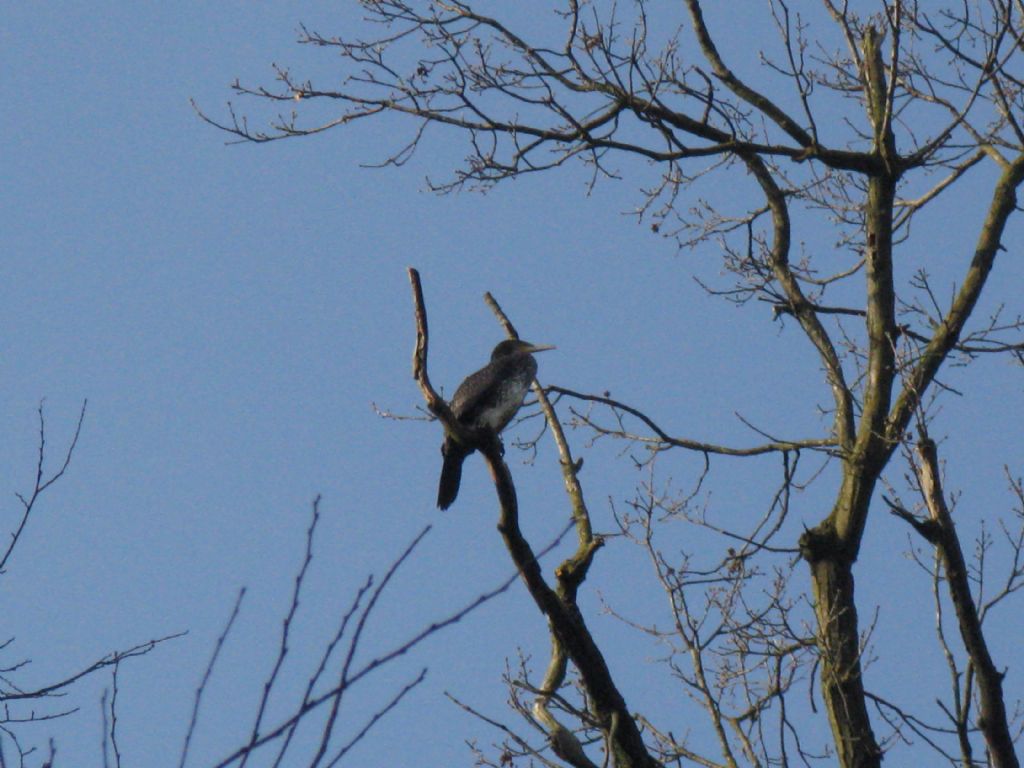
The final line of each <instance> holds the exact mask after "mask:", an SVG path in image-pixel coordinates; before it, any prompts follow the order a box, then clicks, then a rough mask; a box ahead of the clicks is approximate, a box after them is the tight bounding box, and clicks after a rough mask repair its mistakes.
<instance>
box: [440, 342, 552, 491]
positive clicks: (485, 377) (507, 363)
mask: <svg viewBox="0 0 1024 768" xmlns="http://www.w3.org/2000/svg"><path fill="white" fill-rule="evenodd" d="M548 349H554V347H553V346H552V345H550V344H531V343H530V342H528V341H521V340H519V339H506V340H505V341H502V342H500V343H499V344H498V345H497V346H496V347H495V348H494V351H493V352H492V353H491V361H490V362H489V363H488V364H487V365H485V366H484V367H483V368H481V369H480V370H479V371H477V372H476V373H473V374H470V375H469V376H468V377H466V380H465V381H463V382H462V383H461V384H460V385H459V388H458V389H456V390H455V394H454V395H453V396H452V399H451V402H450V403H449V407H450V408H451V411H452V415H453V416H455V419H456V421H458V422H459V423H460V424H463V425H465V426H467V427H470V428H471V429H475V430H480V429H490V430H492V431H493V432H494V434H495V435H498V434H499V433H500V432H501V431H502V430H503V429H505V427H507V426H508V424H509V422H510V421H512V419H513V417H515V415H516V412H517V411H518V410H519V408H520V407H521V406H522V404H523V398H524V397H526V392H527V390H528V389H529V388H530V382H532V381H533V377H534V376H536V375H537V361H536V360H534V359H533V353H534V352H543V351H545V350H548ZM475 450H476V448H475V447H473V446H469V445H466V444H464V443H460V442H459V441H458V440H456V439H455V437H453V436H452V435H450V434H446V435H445V438H444V444H443V445H442V446H441V455H442V456H443V457H444V463H443V465H442V467H441V481H440V483H438V488H437V506H438V507H440V508H441V509H448V507H450V506H451V505H452V503H454V501H455V497H456V496H458V495H459V483H460V482H461V481H462V462H464V461H465V460H466V457H467V456H469V455H470V454H471V453H473V451H475Z"/></svg>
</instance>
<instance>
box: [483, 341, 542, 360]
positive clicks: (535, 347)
mask: <svg viewBox="0 0 1024 768" xmlns="http://www.w3.org/2000/svg"><path fill="white" fill-rule="evenodd" d="M546 349H554V346H552V345H551V344H531V343H530V342H528V341H523V340H521V339H505V341H502V342H500V343H499V344H498V346H496V347H495V348H494V351H493V352H492V353H491V360H497V359H498V358H500V357H506V356H508V355H516V354H522V353H524V352H525V353H533V352H543V351H544V350H546Z"/></svg>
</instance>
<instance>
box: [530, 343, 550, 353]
mask: <svg viewBox="0 0 1024 768" xmlns="http://www.w3.org/2000/svg"><path fill="white" fill-rule="evenodd" d="M549 349H555V345H554V344H531V345H530V348H529V349H527V350H526V351H527V352H529V353H530V354H533V353H534V352H544V351H546V350H549Z"/></svg>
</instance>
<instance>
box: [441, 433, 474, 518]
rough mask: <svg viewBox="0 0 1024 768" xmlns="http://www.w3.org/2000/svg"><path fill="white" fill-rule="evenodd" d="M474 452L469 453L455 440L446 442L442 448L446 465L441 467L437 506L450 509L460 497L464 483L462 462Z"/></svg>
mask: <svg viewBox="0 0 1024 768" xmlns="http://www.w3.org/2000/svg"><path fill="white" fill-rule="evenodd" d="M470 453H472V451H467V450H466V449H465V448H463V447H462V446H461V445H459V444H458V443H456V442H455V441H454V440H445V441H444V445H442V446H441V455H442V456H444V464H443V465H442V466H441V482H440V483H438V486H437V506H439V507H440V508H441V509H448V507H450V506H451V505H452V504H453V503H454V502H455V497H456V496H458V495H459V484H460V483H461V482H462V462H464V461H465V460H466V457H467V456H469V454H470Z"/></svg>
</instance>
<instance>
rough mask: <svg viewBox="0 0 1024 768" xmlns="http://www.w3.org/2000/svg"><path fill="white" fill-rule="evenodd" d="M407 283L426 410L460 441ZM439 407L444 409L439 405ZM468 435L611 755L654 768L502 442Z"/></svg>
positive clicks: (423, 318)
mask: <svg viewBox="0 0 1024 768" xmlns="http://www.w3.org/2000/svg"><path fill="white" fill-rule="evenodd" d="M409 281H410V283H411V284H412V289H413V301H414V304H415V306H414V312H415V317H416V349H415V352H414V354H413V375H414V377H415V378H416V381H417V382H418V383H419V385H420V390H421V391H422V392H423V396H424V399H425V400H426V404H427V408H429V409H430V411H431V412H432V413H434V414H435V415H437V417H438V418H439V419H440V420H441V421H442V423H443V424H444V427H445V429H446V430H450V431H451V432H453V433H455V434H456V435H457V436H459V437H460V438H461V437H462V434H463V433H465V432H466V430H465V429H464V428H463V427H461V425H459V424H458V423H457V422H455V420H454V418H453V417H452V414H451V411H450V409H448V407H447V405H446V404H444V402H443V401H442V400H441V399H440V397H439V396H438V395H437V393H436V392H435V391H434V389H433V387H432V386H431V384H430V380H429V378H428V375H427V359H426V352H427V343H428V332H427V312H426V307H425V305H424V302H423V291H422V288H421V285H420V277H419V273H418V272H417V271H416V270H415V269H412V268H410V269H409ZM489 303H491V306H492V308H494V307H496V306H497V305H496V303H495V302H494V301H493V299H491V300H490V302H489ZM499 313H500V309H499ZM499 317H503V314H499ZM504 322H505V327H506V330H507V331H509V332H510V335H512V334H514V333H515V329H514V328H512V326H511V323H508V321H507V319H505V321H504ZM439 405H440V406H443V407H439ZM466 437H467V438H468V439H470V440H473V441H474V444H475V445H476V446H477V447H478V450H479V451H480V452H481V453H482V454H483V456H484V459H485V460H486V462H487V466H488V468H489V469H490V472H491V477H492V478H493V479H494V486H495V492H496V493H497V496H498V502H499V505H500V508H501V512H500V516H499V522H498V531H499V532H500V533H501V535H502V538H503V539H504V541H505V546H506V547H507V548H508V551H509V554H510V555H511V556H512V560H513V562H514V563H515V565H516V568H517V569H518V571H519V575H520V577H521V578H522V580H523V582H524V583H525V584H526V588H527V589H528V590H529V592H530V596H531V597H532V598H533V600H534V602H535V603H536V604H537V607H538V608H539V609H540V610H541V612H542V613H543V614H544V615H545V616H546V617H547V619H548V621H549V623H550V627H551V632H552V635H553V637H554V638H555V640H556V641H557V642H558V644H559V645H561V647H562V648H564V649H565V652H566V653H567V654H568V656H569V658H570V659H571V660H572V663H573V664H574V665H575V667H576V669H577V670H578V671H579V673H580V678H581V680H582V682H583V685H584V687H585V688H586V691H587V693H588V695H589V697H590V702H591V708H592V711H593V713H594V715H595V717H596V718H597V719H598V720H599V721H600V722H601V723H602V728H603V729H604V731H605V732H606V733H607V734H608V740H609V743H610V745H611V749H612V751H613V752H614V758H613V764H614V765H616V766H619V767H620V768H656V767H657V766H659V763H658V762H657V761H656V760H655V759H654V758H653V757H651V756H650V754H649V753H648V752H647V747H646V746H645V745H644V742H643V738H642V736H641V735H640V730H639V728H638V727H637V724H636V721H635V720H634V719H633V717H632V715H631V714H630V712H629V708H628V707H627V706H626V702H625V700H624V699H623V697H622V694H621V693H620V692H619V690H618V688H617V687H616V685H615V682H614V681H613V680H612V676H611V672H610V671H609V669H608V665H607V663H606V662H605V660H604V656H603V655H602V654H601V651H600V649H599V648H598V647H597V644H596V643H595V642H594V639H593V637H592V636H591V635H590V631H589V630H588V629H587V626H586V624H585V622H584V620H583V617H582V615H581V614H580V612H579V610H578V609H577V608H576V606H575V604H573V603H572V602H570V601H567V600H565V599H563V596H562V595H560V594H559V592H556V590H554V589H552V588H551V587H550V586H549V585H548V584H547V582H546V581H545V580H544V576H543V574H542V573H541V569H540V563H539V562H538V560H537V556H536V555H535V554H534V552H533V549H532V548H531V547H530V544H529V542H527V541H526V539H525V537H524V536H523V534H522V532H521V531H520V529H519V503H518V500H517V498H516V489H515V484H514V483H513V481H512V474H511V472H510V471H509V468H508V465H507V464H506V463H505V460H504V458H503V456H502V451H501V445H500V442H499V441H498V440H497V437H496V436H494V435H493V434H492V435H491V437H490V439H484V440H481V439H480V437H481V436H479V435H466ZM594 548H596V547H594ZM553 735H554V734H553Z"/></svg>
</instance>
